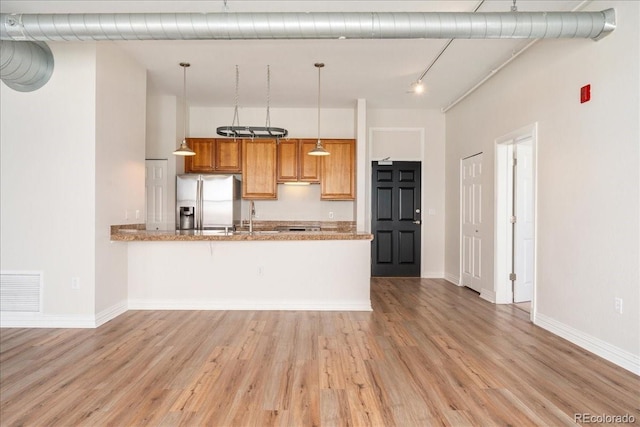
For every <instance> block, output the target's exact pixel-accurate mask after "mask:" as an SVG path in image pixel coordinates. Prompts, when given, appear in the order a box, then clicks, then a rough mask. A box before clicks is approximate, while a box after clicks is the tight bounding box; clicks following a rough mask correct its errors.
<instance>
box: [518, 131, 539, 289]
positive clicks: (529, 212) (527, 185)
mask: <svg viewBox="0 0 640 427" xmlns="http://www.w3.org/2000/svg"><path fill="white" fill-rule="evenodd" d="M514 158H515V159H517V160H516V166H515V177H514V182H515V200H514V212H515V221H516V222H515V227H514V233H513V251H514V253H513V256H514V258H513V267H514V270H513V271H514V273H515V274H516V276H515V277H516V278H515V280H514V282H513V301H514V302H525V301H531V299H532V298H533V279H534V278H533V276H534V248H535V245H534V214H535V211H534V174H533V141H532V139H531V138H527V139H526V140H524V141H521V142H517V143H516V144H515V146H514Z"/></svg>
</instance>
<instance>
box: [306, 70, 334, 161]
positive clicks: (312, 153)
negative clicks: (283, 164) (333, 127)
mask: <svg viewBox="0 0 640 427" xmlns="http://www.w3.org/2000/svg"><path fill="white" fill-rule="evenodd" d="M313 65H314V66H315V67H316V68H317V69H318V141H317V142H316V146H315V148H314V149H313V150H311V151H309V153H307V154H309V155H310V156H328V155H329V154H330V153H329V152H328V151H327V150H325V149H324V147H323V146H322V141H320V70H321V69H322V67H324V64H323V63H322V62H316V63H315V64H313Z"/></svg>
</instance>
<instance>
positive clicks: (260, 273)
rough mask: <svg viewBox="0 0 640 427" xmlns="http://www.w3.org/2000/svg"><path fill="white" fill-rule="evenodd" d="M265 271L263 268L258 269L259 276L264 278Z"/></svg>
mask: <svg viewBox="0 0 640 427" xmlns="http://www.w3.org/2000/svg"><path fill="white" fill-rule="evenodd" d="M262 273H263V269H262V266H260V267H258V276H262Z"/></svg>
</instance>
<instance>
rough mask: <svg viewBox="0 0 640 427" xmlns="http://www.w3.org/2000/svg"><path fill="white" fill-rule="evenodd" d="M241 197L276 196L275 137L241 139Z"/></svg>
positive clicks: (272, 197)
mask: <svg viewBox="0 0 640 427" xmlns="http://www.w3.org/2000/svg"><path fill="white" fill-rule="evenodd" d="M242 198H244V199H277V198H278V193H277V183H276V140H275V139H255V140H251V139H243V140H242Z"/></svg>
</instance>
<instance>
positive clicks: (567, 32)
mask: <svg viewBox="0 0 640 427" xmlns="http://www.w3.org/2000/svg"><path fill="white" fill-rule="evenodd" d="M0 17H1V19H0V23H1V25H0V39H2V40H8V39H11V40H40V41H78V40H250V39H337V38H348V39H415V38H425V39H429V38H436V39H455V38H464V39H494V38H508V39H511V38H522V39H538V38H592V39H596V38H598V37H601V36H603V35H604V34H605V33H608V32H611V31H612V30H613V29H614V28H615V11H614V10H613V9H607V10H605V11H601V12H517V13H514V12H504V13H502V12H488V13H477V12H476V13H474V12H440V13H438V12H379V13H378V12H353V13H336V12H327V13H100V14H91V13H89V14H2V15H0Z"/></svg>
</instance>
